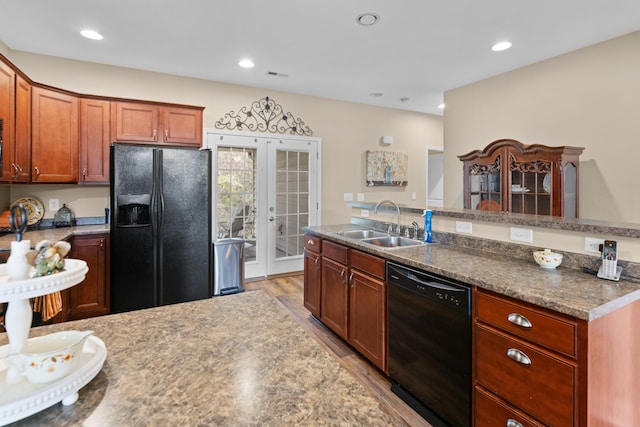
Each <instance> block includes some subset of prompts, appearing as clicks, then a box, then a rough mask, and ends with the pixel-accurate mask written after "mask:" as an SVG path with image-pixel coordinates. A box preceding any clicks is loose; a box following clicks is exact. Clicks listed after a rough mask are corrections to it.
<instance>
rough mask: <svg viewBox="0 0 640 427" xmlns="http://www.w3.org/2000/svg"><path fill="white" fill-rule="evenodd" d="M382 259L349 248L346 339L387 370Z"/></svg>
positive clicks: (384, 290) (385, 307)
mask: <svg viewBox="0 0 640 427" xmlns="http://www.w3.org/2000/svg"><path fill="white" fill-rule="evenodd" d="M385 265H386V261H385V260H384V259H383V258H379V257H377V256H374V255H370V254H367V253H365V252H361V251H358V250H355V249H349V267H350V269H351V273H350V275H349V284H350V290H349V325H348V329H347V330H348V340H347V341H348V342H349V343H350V344H351V345H352V346H353V347H354V348H355V349H356V350H358V351H359V352H360V353H362V354H363V355H364V356H365V357H366V358H367V359H369V360H370V361H371V362H373V364H375V365H376V366H377V367H378V368H380V369H381V370H382V371H384V372H386V371H387V288H386V283H385Z"/></svg>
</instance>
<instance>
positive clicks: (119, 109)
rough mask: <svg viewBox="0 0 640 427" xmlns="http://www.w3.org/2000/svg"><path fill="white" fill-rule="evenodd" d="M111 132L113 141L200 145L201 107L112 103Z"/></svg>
mask: <svg viewBox="0 0 640 427" xmlns="http://www.w3.org/2000/svg"><path fill="white" fill-rule="evenodd" d="M111 116H112V122H111V133H112V137H113V139H114V140H115V141H119V142H138V143H146V144H171V145H187V146H194V147H200V146H201V145H202V108H200V107H171V106H162V105H157V104H151V103H144V102H139V103H138V102H136V103H129V102H113V103H112V112H111Z"/></svg>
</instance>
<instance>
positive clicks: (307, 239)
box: [304, 234, 322, 253]
mask: <svg viewBox="0 0 640 427" xmlns="http://www.w3.org/2000/svg"><path fill="white" fill-rule="evenodd" d="M304 248H305V249H309V250H310V251H313V252H316V253H320V251H322V239H321V238H319V237H318V236H311V235H309V234H305V236H304Z"/></svg>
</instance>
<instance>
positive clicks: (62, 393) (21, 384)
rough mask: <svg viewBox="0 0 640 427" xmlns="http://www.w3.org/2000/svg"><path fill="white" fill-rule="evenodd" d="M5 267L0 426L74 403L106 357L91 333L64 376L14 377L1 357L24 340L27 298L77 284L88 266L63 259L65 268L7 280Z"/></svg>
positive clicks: (0, 285)
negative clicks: (39, 380)
mask: <svg viewBox="0 0 640 427" xmlns="http://www.w3.org/2000/svg"><path fill="white" fill-rule="evenodd" d="M18 243H22V242H18ZM9 267H10V266H8V265H7V264H0V303H2V302H8V303H9V307H8V308H7V313H6V318H5V326H6V329H7V336H8V337H9V345H5V346H2V347H0V425H5V424H8V423H11V422H14V421H17V420H20V419H22V418H25V417H27V416H29V415H32V414H35V413H36V412H39V411H41V410H43V409H45V408H48V407H49V406H51V405H54V404H55V403H57V402H60V401H62V403H63V405H70V404H72V403H74V402H75V401H76V400H77V399H78V390H79V389H80V388H81V387H83V386H84V385H86V384H87V383H88V382H89V381H91V380H92V379H93V378H94V377H95V376H96V375H97V374H98V372H100V370H101V369H102V365H103V364H104V361H105V359H106V348H105V346H104V343H103V342H102V340H100V339H99V338H97V337H95V336H91V337H89V339H87V341H86V343H85V346H84V349H83V353H82V354H81V356H80V360H79V361H78V363H77V365H78V368H77V369H76V370H75V371H74V372H72V373H71V374H69V375H68V376H66V377H64V378H61V379H60V380H58V381H55V382H52V383H48V384H37V385H36V384H31V383H29V382H28V381H24V380H22V378H21V377H20V378H17V377H16V374H15V373H14V372H11V370H10V369H8V367H7V365H6V363H5V361H4V358H6V357H7V356H8V355H10V354H15V353H19V352H20V351H21V350H22V349H23V348H24V345H25V343H26V342H27V339H28V337H29V329H30V327H31V319H32V316H33V311H32V308H31V304H30V302H29V299H30V298H34V297H37V296H42V295H47V294H50V293H52V292H56V291H62V290H65V289H67V288H70V287H72V286H74V285H77V284H78V283H80V282H82V281H83V280H84V278H85V276H86V274H87V271H89V268H88V267H87V263H86V262H84V261H82V260H76V259H65V269H64V270H63V271H61V272H59V273H55V274H52V275H50V276H42V277H36V278H27V279H23V280H14V279H12V280H11V281H10V280H9V271H8V269H9Z"/></svg>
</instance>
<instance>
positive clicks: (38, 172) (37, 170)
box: [20, 166, 40, 181]
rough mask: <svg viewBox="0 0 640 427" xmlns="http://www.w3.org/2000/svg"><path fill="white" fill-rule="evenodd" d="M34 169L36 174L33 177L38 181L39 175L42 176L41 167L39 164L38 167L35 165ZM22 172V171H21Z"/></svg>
mask: <svg viewBox="0 0 640 427" xmlns="http://www.w3.org/2000/svg"><path fill="white" fill-rule="evenodd" d="M33 169H34V170H35V171H36V176H35V177H33V180H34V181H37V180H38V177H40V169H39V168H38V167H37V166H36V167H34V168H33ZM20 174H22V172H21V173H20Z"/></svg>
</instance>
